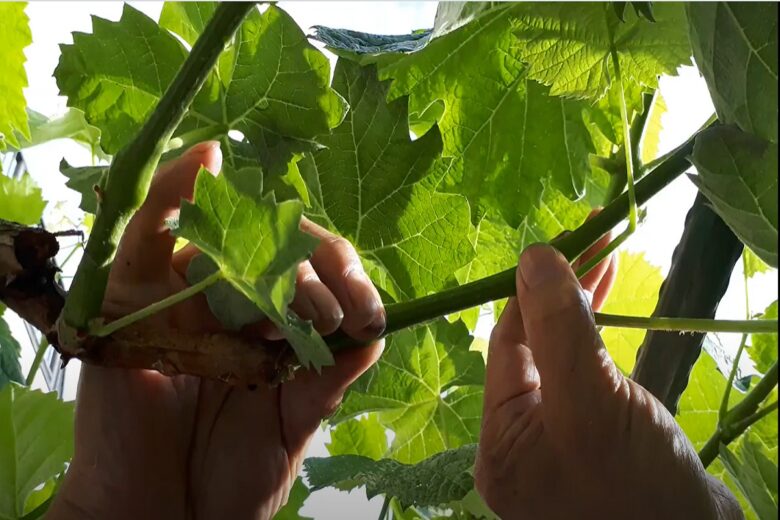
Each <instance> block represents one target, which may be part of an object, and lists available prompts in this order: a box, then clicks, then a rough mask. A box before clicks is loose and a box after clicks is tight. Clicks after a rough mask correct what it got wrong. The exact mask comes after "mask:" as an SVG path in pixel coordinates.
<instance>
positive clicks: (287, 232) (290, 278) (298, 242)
mask: <svg viewBox="0 0 780 520" xmlns="http://www.w3.org/2000/svg"><path fill="white" fill-rule="evenodd" d="M234 176H235V174H234V173H231V171H230V170H225V171H223V174H222V175H220V176H218V177H214V176H213V175H212V174H210V173H209V172H208V171H206V170H201V171H200V173H199V174H198V178H197V180H196V182H195V195H194V202H193V203H190V202H186V201H183V202H182V207H181V213H180V216H179V221H178V227H177V229H176V230H175V233H176V235H177V236H180V237H183V238H186V239H187V240H189V241H190V242H192V243H193V244H195V245H196V246H197V247H198V248H199V249H200V250H201V251H203V252H204V253H206V254H207V255H208V256H209V257H211V259H212V260H213V261H214V262H215V263H216V264H217V265H218V266H219V269H220V271H221V273H222V275H223V276H224V277H225V279H226V280H227V281H228V282H230V284H231V285H233V287H235V288H236V289H238V290H239V291H240V292H241V293H242V294H244V296H246V297H247V298H249V299H250V300H251V301H252V302H254V304H255V305H257V307H258V308H259V309H260V310H261V311H262V312H263V313H264V314H265V315H266V316H267V317H268V318H269V319H270V320H271V321H272V322H274V323H275V324H276V325H277V326H278V327H279V328H280V330H281V331H282V332H283V333H284V335H285V337H286V338H287V340H288V341H289V342H290V344H291V345H292V347H293V349H294V350H295V353H296V355H297V356H298V361H299V362H300V363H301V364H302V365H304V366H313V367H315V368H316V369H319V368H321V367H322V366H325V365H330V364H332V363H333V356H332V354H331V353H330V350H328V347H327V346H326V345H325V342H324V341H323V340H322V338H321V337H320V336H319V334H317V333H316V332H315V331H314V329H313V327H312V325H311V323H309V322H304V321H302V320H300V319H299V318H297V317H296V316H295V315H293V314H290V313H289V312H288V308H287V306H288V304H289V303H290V301H291V300H292V298H293V295H294V292H295V276H296V272H297V269H298V264H299V263H300V262H301V261H302V260H304V259H305V258H306V257H307V255H309V254H311V252H312V251H313V250H314V247H315V246H316V243H317V241H316V239H314V238H313V237H311V236H310V235H307V234H305V233H303V232H301V231H300V230H299V229H298V226H299V223H300V219H301V213H302V211H303V207H302V205H301V204H300V202H297V201H286V202H282V203H279V204H277V203H276V201H275V200H274V198H273V195H268V196H265V197H263V196H261V195H259V194H257V193H256V192H255V193H250V192H247V191H241V189H240V188H239V186H241V183H240V181H236V180H233V177H234Z"/></svg>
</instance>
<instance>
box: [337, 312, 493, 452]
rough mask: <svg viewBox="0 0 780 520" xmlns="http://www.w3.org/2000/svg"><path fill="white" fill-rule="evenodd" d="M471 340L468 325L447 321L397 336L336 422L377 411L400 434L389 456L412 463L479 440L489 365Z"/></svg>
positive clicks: (353, 389) (360, 382) (353, 391)
mask: <svg viewBox="0 0 780 520" xmlns="http://www.w3.org/2000/svg"><path fill="white" fill-rule="evenodd" d="M470 344H471V336H469V334H468V330H467V329H466V327H465V325H463V323H461V322H456V323H448V322H447V321H446V320H444V319H439V320H437V321H435V322H433V323H431V324H430V325H426V326H421V327H418V328H415V329H411V330H404V331H401V332H397V333H395V334H393V335H392V336H390V337H389V338H388V339H387V345H386V347H385V352H384V354H383V355H382V357H381V358H380V360H379V362H378V363H377V364H376V365H375V366H373V367H372V368H371V369H369V370H368V372H366V373H365V374H364V375H363V376H361V378H360V379H358V381H357V382H356V383H355V384H354V385H352V387H350V390H349V392H348V394H347V396H346V397H345V399H344V402H343V404H342V406H341V407H340V408H339V411H338V413H337V414H336V415H335V416H334V417H333V418H332V421H334V422H338V421H340V420H343V419H346V418H349V417H355V416H357V415H360V414H362V413H365V412H376V413H377V418H378V419H379V422H380V423H381V424H382V425H384V426H385V427H387V428H389V429H391V430H393V432H394V433H395V438H394V439H393V442H392V444H391V445H390V450H389V452H388V455H390V456H392V457H393V458H394V459H396V460H399V461H401V462H406V463H415V462H419V461H421V460H423V459H425V458H427V457H430V456H431V455H433V454H435V453H438V452H439V451H442V450H444V449H449V448H457V447H459V446H463V445H464V444H469V443H473V442H476V441H477V435H478V433H479V422H480V417H481V413H482V385H483V383H484V374H485V365H484V362H483V360H482V356H481V355H480V353H479V352H470V351H469V345H470Z"/></svg>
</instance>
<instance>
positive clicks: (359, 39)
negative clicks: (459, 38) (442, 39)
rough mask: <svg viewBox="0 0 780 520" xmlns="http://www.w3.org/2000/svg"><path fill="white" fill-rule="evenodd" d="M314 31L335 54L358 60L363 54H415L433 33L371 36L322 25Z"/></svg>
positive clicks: (420, 32)
mask: <svg viewBox="0 0 780 520" xmlns="http://www.w3.org/2000/svg"><path fill="white" fill-rule="evenodd" d="M312 29H314V31H315V32H314V38H316V39H317V40H319V41H321V42H322V43H324V44H325V45H327V46H328V47H329V48H330V49H333V50H334V52H336V53H338V54H339V55H341V54H340V53H342V52H346V53H348V54H347V55H349V56H350V57H353V58H357V59H360V55H363V54H368V55H375V54H388V53H402V52H414V51H417V50H420V49H422V48H423V47H425V44H426V43H428V39H429V38H430V36H431V31H417V32H414V33H412V34H369V33H364V32H359V31H350V30H348V29H333V28H331V27H324V26H322V25H315V26H314V27H312ZM369 59H372V58H369ZM363 64H366V65H367V64H368V63H367V62H366V63H363Z"/></svg>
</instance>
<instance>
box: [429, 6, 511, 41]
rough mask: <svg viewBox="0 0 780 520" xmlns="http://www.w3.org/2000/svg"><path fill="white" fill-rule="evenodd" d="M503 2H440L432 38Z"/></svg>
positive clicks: (448, 31) (459, 26)
mask: <svg viewBox="0 0 780 520" xmlns="http://www.w3.org/2000/svg"><path fill="white" fill-rule="evenodd" d="M501 4H502V3H501V2H439V4H438V5H437V6H436V17H435V18H434V19H433V32H432V34H431V38H438V37H440V36H444V35H445V34H447V33H450V32H452V31H454V30H456V29H459V28H461V27H463V26H464V25H466V24H468V23H471V22H472V21H473V20H475V19H476V18H478V17H479V16H482V15H484V14H485V13H487V12H489V11H490V10H492V9H497V8H501V6H502V5H501Z"/></svg>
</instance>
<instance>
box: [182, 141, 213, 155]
mask: <svg viewBox="0 0 780 520" xmlns="http://www.w3.org/2000/svg"><path fill="white" fill-rule="evenodd" d="M214 148H219V141H203V142H202V143H198V144H196V145H195V146H193V147H192V148H190V149H189V150H187V153H206V152H208V151H209V150H213V149H214Z"/></svg>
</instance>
